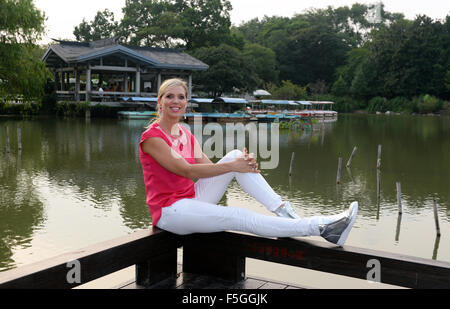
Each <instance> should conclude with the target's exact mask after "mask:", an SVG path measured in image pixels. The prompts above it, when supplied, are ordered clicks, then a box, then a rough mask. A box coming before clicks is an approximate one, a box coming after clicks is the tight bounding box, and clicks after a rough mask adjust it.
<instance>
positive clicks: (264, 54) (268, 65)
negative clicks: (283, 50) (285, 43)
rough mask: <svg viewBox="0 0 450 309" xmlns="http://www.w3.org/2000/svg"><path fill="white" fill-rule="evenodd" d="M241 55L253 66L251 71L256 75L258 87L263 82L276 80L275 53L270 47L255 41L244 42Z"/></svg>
mask: <svg viewBox="0 0 450 309" xmlns="http://www.w3.org/2000/svg"><path fill="white" fill-rule="evenodd" d="M242 53H243V56H244V57H245V60H246V62H247V63H248V64H249V65H250V66H252V67H253V71H254V72H255V73H256V74H257V75H258V79H259V82H258V85H257V86H258V87H261V86H262V85H263V84H264V83H268V82H272V83H277V82H278V74H279V71H278V70H277V59H276V54H275V52H274V51H273V50H271V49H270V48H267V47H264V46H261V45H259V44H257V43H254V44H246V45H245V47H244V49H243V52H242Z"/></svg>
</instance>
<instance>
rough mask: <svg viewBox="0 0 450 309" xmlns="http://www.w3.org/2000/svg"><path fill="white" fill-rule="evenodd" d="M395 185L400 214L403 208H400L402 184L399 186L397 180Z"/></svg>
mask: <svg viewBox="0 0 450 309" xmlns="http://www.w3.org/2000/svg"><path fill="white" fill-rule="evenodd" d="M396 185H397V204H398V213H399V214H402V213H403V210H402V186H401V184H400V182H397V183H396Z"/></svg>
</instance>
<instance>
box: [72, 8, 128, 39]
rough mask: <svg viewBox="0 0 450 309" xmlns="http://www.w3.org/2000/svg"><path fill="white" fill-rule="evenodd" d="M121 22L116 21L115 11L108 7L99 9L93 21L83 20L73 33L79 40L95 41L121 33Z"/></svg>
mask: <svg viewBox="0 0 450 309" xmlns="http://www.w3.org/2000/svg"><path fill="white" fill-rule="evenodd" d="M119 32H120V31H119V22H117V21H115V19H114V13H113V12H111V11H110V10H108V9H105V10H104V11H103V12H102V11H98V12H97V14H96V15H95V17H94V20H93V21H92V22H90V23H89V22H87V21H86V20H85V19H84V18H83V21H82V22H81V23H80V24H79V25H78V26H76V27H75V29H74V31H73V34H74V35H75V38H76V39H77V40H78V41H85V42H90V41H95V40H100V39H105V38H110V37H114V36H116V35H118V34H119Z"/></svg>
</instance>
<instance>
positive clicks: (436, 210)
mask: <svg viewBox="0 0 450 309" xmlns="http://www.w3.org/2000/svg"><path fill="white" fill-rule="evenodd" d="M433 208H434V221H435V223H436V234H437V236H441V229H440V227H439V218H438V208H437V202H436V200H433Z"/></svg>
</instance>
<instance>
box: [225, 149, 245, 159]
mask: <svg viewBox="0 0 450 309" xmlns="http://www.w3.org/2000/svg"><path fill="white" fill-rule="evenodd" d="M243 155H244V154H243V152H242V151H241V150H239V149H234V150H231V151H230V152H229V153H227V155H226V156H227V157H231V158H233V159H236V158H239V157H241V156H243Z"/></svg>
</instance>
